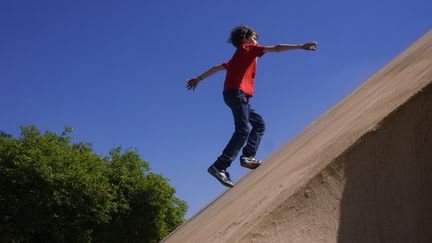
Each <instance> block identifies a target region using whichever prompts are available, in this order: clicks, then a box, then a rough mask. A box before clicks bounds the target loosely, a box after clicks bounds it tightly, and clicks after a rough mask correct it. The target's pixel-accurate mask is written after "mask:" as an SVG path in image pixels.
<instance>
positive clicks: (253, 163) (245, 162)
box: [240, 156, 262, 169]
mask: <svg viewBox="0 0 432 243" xmlns="http://www.w3.org/2000/svg"><path fill="white" fill-rule="evenodd" d="M261 163H262V161H261V160H258V159H255V158H254V157H247V156H241V157H240V165H241V166H242V167H245V168H249V169H256V168H258V166H260V165H261Z"/></svg>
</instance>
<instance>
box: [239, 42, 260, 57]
mask: <svg viewBox="0 0 432 243" xmlns="http://www.w3.org/2000/svg"><path fill="white" fill-rule="evenodd" d="M244 49H245V50H246V51H247V52H248V53H249V54H250V55H253V56H255V57H262V56H263V55H264V54H265V52H264V49H265V46H259V45H252V44H248V45H244Z"/></svg>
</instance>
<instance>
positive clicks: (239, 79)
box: [222, 44, 265, 96]
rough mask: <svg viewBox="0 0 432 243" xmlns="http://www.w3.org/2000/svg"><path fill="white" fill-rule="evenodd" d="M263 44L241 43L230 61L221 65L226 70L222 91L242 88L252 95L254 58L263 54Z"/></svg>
mask: <svg viewBox="0 0 432 243" xmlns="http://www.w3.org/2000/svg"><path fill="white" fill-rule="evenodd" d="M264 48H265V47H264V46H258V45H254V44H243V45H241V46H240V47H238V48H237V51H236V52H235V53H234V55H233V57H232V58H231V60H230V61H228V62H224V63H223V64H222V65H223V66H224V68H225V69H226V70H227V74H226V78H225V84H224V91H226V90H233V89H234V90H242V91H243V92H245V94H247V95H250V96H253V92H254V78H255V73H256V58H257V57H261V56H262V55H264Z"/></svg>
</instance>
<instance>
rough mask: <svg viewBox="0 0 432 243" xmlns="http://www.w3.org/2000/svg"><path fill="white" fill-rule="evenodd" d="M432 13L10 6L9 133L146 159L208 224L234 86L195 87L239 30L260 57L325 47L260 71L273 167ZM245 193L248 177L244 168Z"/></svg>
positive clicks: (263, 4)
mask: <svg viewBox="0 0 432 243" xmlns="http://www.w3.org/2000/svg"><path fill="white" fill-rule="evenodd" d="M431 13H432V2H431V1H429V0H409V1H408V0H405V1H400V0H393V1H376V0H363V1H342V0H336V1H318V0H317V1H286V0H283V1H282V0H277V1H253V0H250V1H243V0H237V1H203V0H199V1H198V0H191V1H188V0H186V1H174V0H158V1H156V0H154V1H153V0H148V1H139V0H136V1H131V0H122V1H96V0H94V1H93V0H92V1H87V0H86V1H82V0H76V1H58V0H55V1H54V0H52V1H44V0H40V1H32V0H2V1H1V2H0V85H1V86H0V89H1V92H0V110H1V119H0V130H3V131H5V132H7V133H9V134H12V135H14V136H18V135H19V127H20V126H22V125H25V126H26V125H30V124H34V125H37V126H38V127H39V128H40V129H41V130H45V129H48V130H51V131H54V132H59V133H60V132H61V131H62V130H63V127H64V126H65V125H68V126H71V127H72V128H73V129H74V132H73V133H72V136H73V137H74V139H75V141H77V142H78V141H87V142H91V143H92V144H93V148H94V150H95V151H96V153H98V154H100V155H107V154H108V151H109V149H110V148H112V147H113V146H117V145H121V146H122V147H123V148H125V149H126V148H136V149H137V150H138V152H139V153H140V155H141V157H142V158H143V159H144V160H146V161H148V162H149V163H150V166H151V167H152V171H153V172H156V173H161V174H162V175H163V176H165V177H167V178H170V179H171V181H170V184H171V185H172V186H173V187H174V188H176V190H177V196H178V197H179V198H181V199H183V200H185V201H186V202H187V203H188V204H189V206H190V209H189V212H188V217H190V216H192V215H193V214H194V213H196V212H197V211H198V210H199V209H200V208H202V207H203V206H205V205H206V204H207V203H208V202H209V201H211V200H212V199H213V198H215V197H216V196H217V195H218V194H220V193H221V192H222V191H223V190H225V188H224V187H223V186H222V185H220V184H219V183H218V182H217V181H216V180H215V179H214V178H212V177H210V176H209V175H208V174H207V172H206V170H207V167H208V166H209V165H210V164H211V163H213V161H214V160H215V159H216V157H217V156H219V154H220V153H221V151H222V149H223V148H224V146H225V144H226V143H227V142H228V139H229V138H230V136H231V134H232V132H233V121H232V117H231V116H232V115H231V113H230V111H229V110H228V108H227V107H226V106H225V104H224V103H223V100H222V86H223V80H224V73H218V74H216V75H215V76H213V77H211V78H209V79H207V80H205V81H204V82H203V83H201V85H200V86H199V87H198V89H197V90H196V91H195V92H191V91H186V89H185V88H184V86H185V80H187V79H189V78H191V77H193V76H196V75H198V74H200V73H201V72H203V71H205V70H206V69H207V68H209V67H211V66H213V65H216V64H220V63H222V62H223V61H226V60H229V59H230V58H231V56H232V53H233V51H234V48H233V47H232V46H231V45H230V44H228V43H226V40H227V38H228V35H229V32H230V30H231V29H232V27H234V26H236V25H240V24H247V25H249V26H251V27H253V28H254V29H256V30H257V31H258V32H259V34H260V39H259V42H260V44H262V45H273V44H278V43H293V44H300V43H304V42H306V41H311V40H315V41H317V42H319V44H320V46H319V49H318V51H316V52H306V51H292V52H286V53H281V54H274V53H269V54H266V55H264V57H262V58H260V59H259V60H258V71H257V76H256V92H255V97H254V98H253V99H252V100H251V102H252V105H253V106H254V107H255V108H256V110H257V111H258V112H259V113H260V114H261V115H262V116H263V117H264V119H265V121H266V124H267V131H266V134H265V137H264V138H263V141H262V144H261V148H260V151H259V152H258V155H257V157H258V158H261V159H265V158H266V157H268V156H269V155H271V154H272V153H274V152H275V151H276V150H277V149H278V148H280V147H281V146H282V145H283V144H285V143H286V142H288V141H289V140H290V139H291V138H292V137H293V136H295V135H297V134H298V133H300V132H301V131H302V130H303V129H304V128H305V127H306V126H307V125H309V124H310V123H311V122H313V121H314V120H316V119H317V118H318V117H319V116H320V115H321V114H323V113H324V112H325V111H327V110H328V109H329V108H331V107H332V106H333V105H334V104H336V103H337V102H338V101H340V100H341V99H342V98H343V97H345V96H346V95H347V94H349V93H350V92H351V91H352V90H353V89H355V88H356V87H357V86H358V85H359V84H360V83H362V82H363V81H364V80H366V79H367V78H368V77H369V76H371V75H372V74H373V73H374V72H376V71H377V70H379V69H380V68H381V67H382V66H383V65H384V64H386V63H387V62H388V61H389V60H391V59H392V58H393V57H395V56H396V55H397V54H399V53H400V52H401V51H402V50H404V49H405V48H406V47H408V46H409V45H410V44H411V43H412V42H414V41H415V40H416V39H418V38H419V37H420V36H422V35H423V34H424V33H426V32H427V31H428V30H429V28H431V27H432V25H431V24H432V15H431ZM229 171H230V172H231V175H232V177H233V179H234V181H236V180H238V179H239V178H240V177H242V176H243V175H245V174H246V173H247V172H248V171H247V170H246V169H244V168H241V167H240V166H239V163H238V161H235V162H234V163H233V165H232V166H231V167H230V169H229Z"/></svg>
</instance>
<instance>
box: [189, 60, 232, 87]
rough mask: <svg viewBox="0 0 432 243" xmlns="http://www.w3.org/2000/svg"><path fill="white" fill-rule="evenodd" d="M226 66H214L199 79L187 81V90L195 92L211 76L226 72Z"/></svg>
mask: <svg viewBox="0 0 432 243" xmlns="http://www.w3.org/2000/svg"><path fill="white" fill-rule="evenodd" d="M224 69H225V68H224V66H223V65H222V64H221V65H217V66H214V67H212V68H210V69H209V70H207V71H205V72H204V73H202V74H201V75H199V76H198V77H195V78H191V79H189V80H187V81H186V89H187V90H191V89H192V90H195V88H196V87H197V86H198V83H199V82H201V81H203V80H204V79H206V78H208V77H209V76H211V75H213V74H215V73H217V72H219V71H222V70H224Z"/></svg>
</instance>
